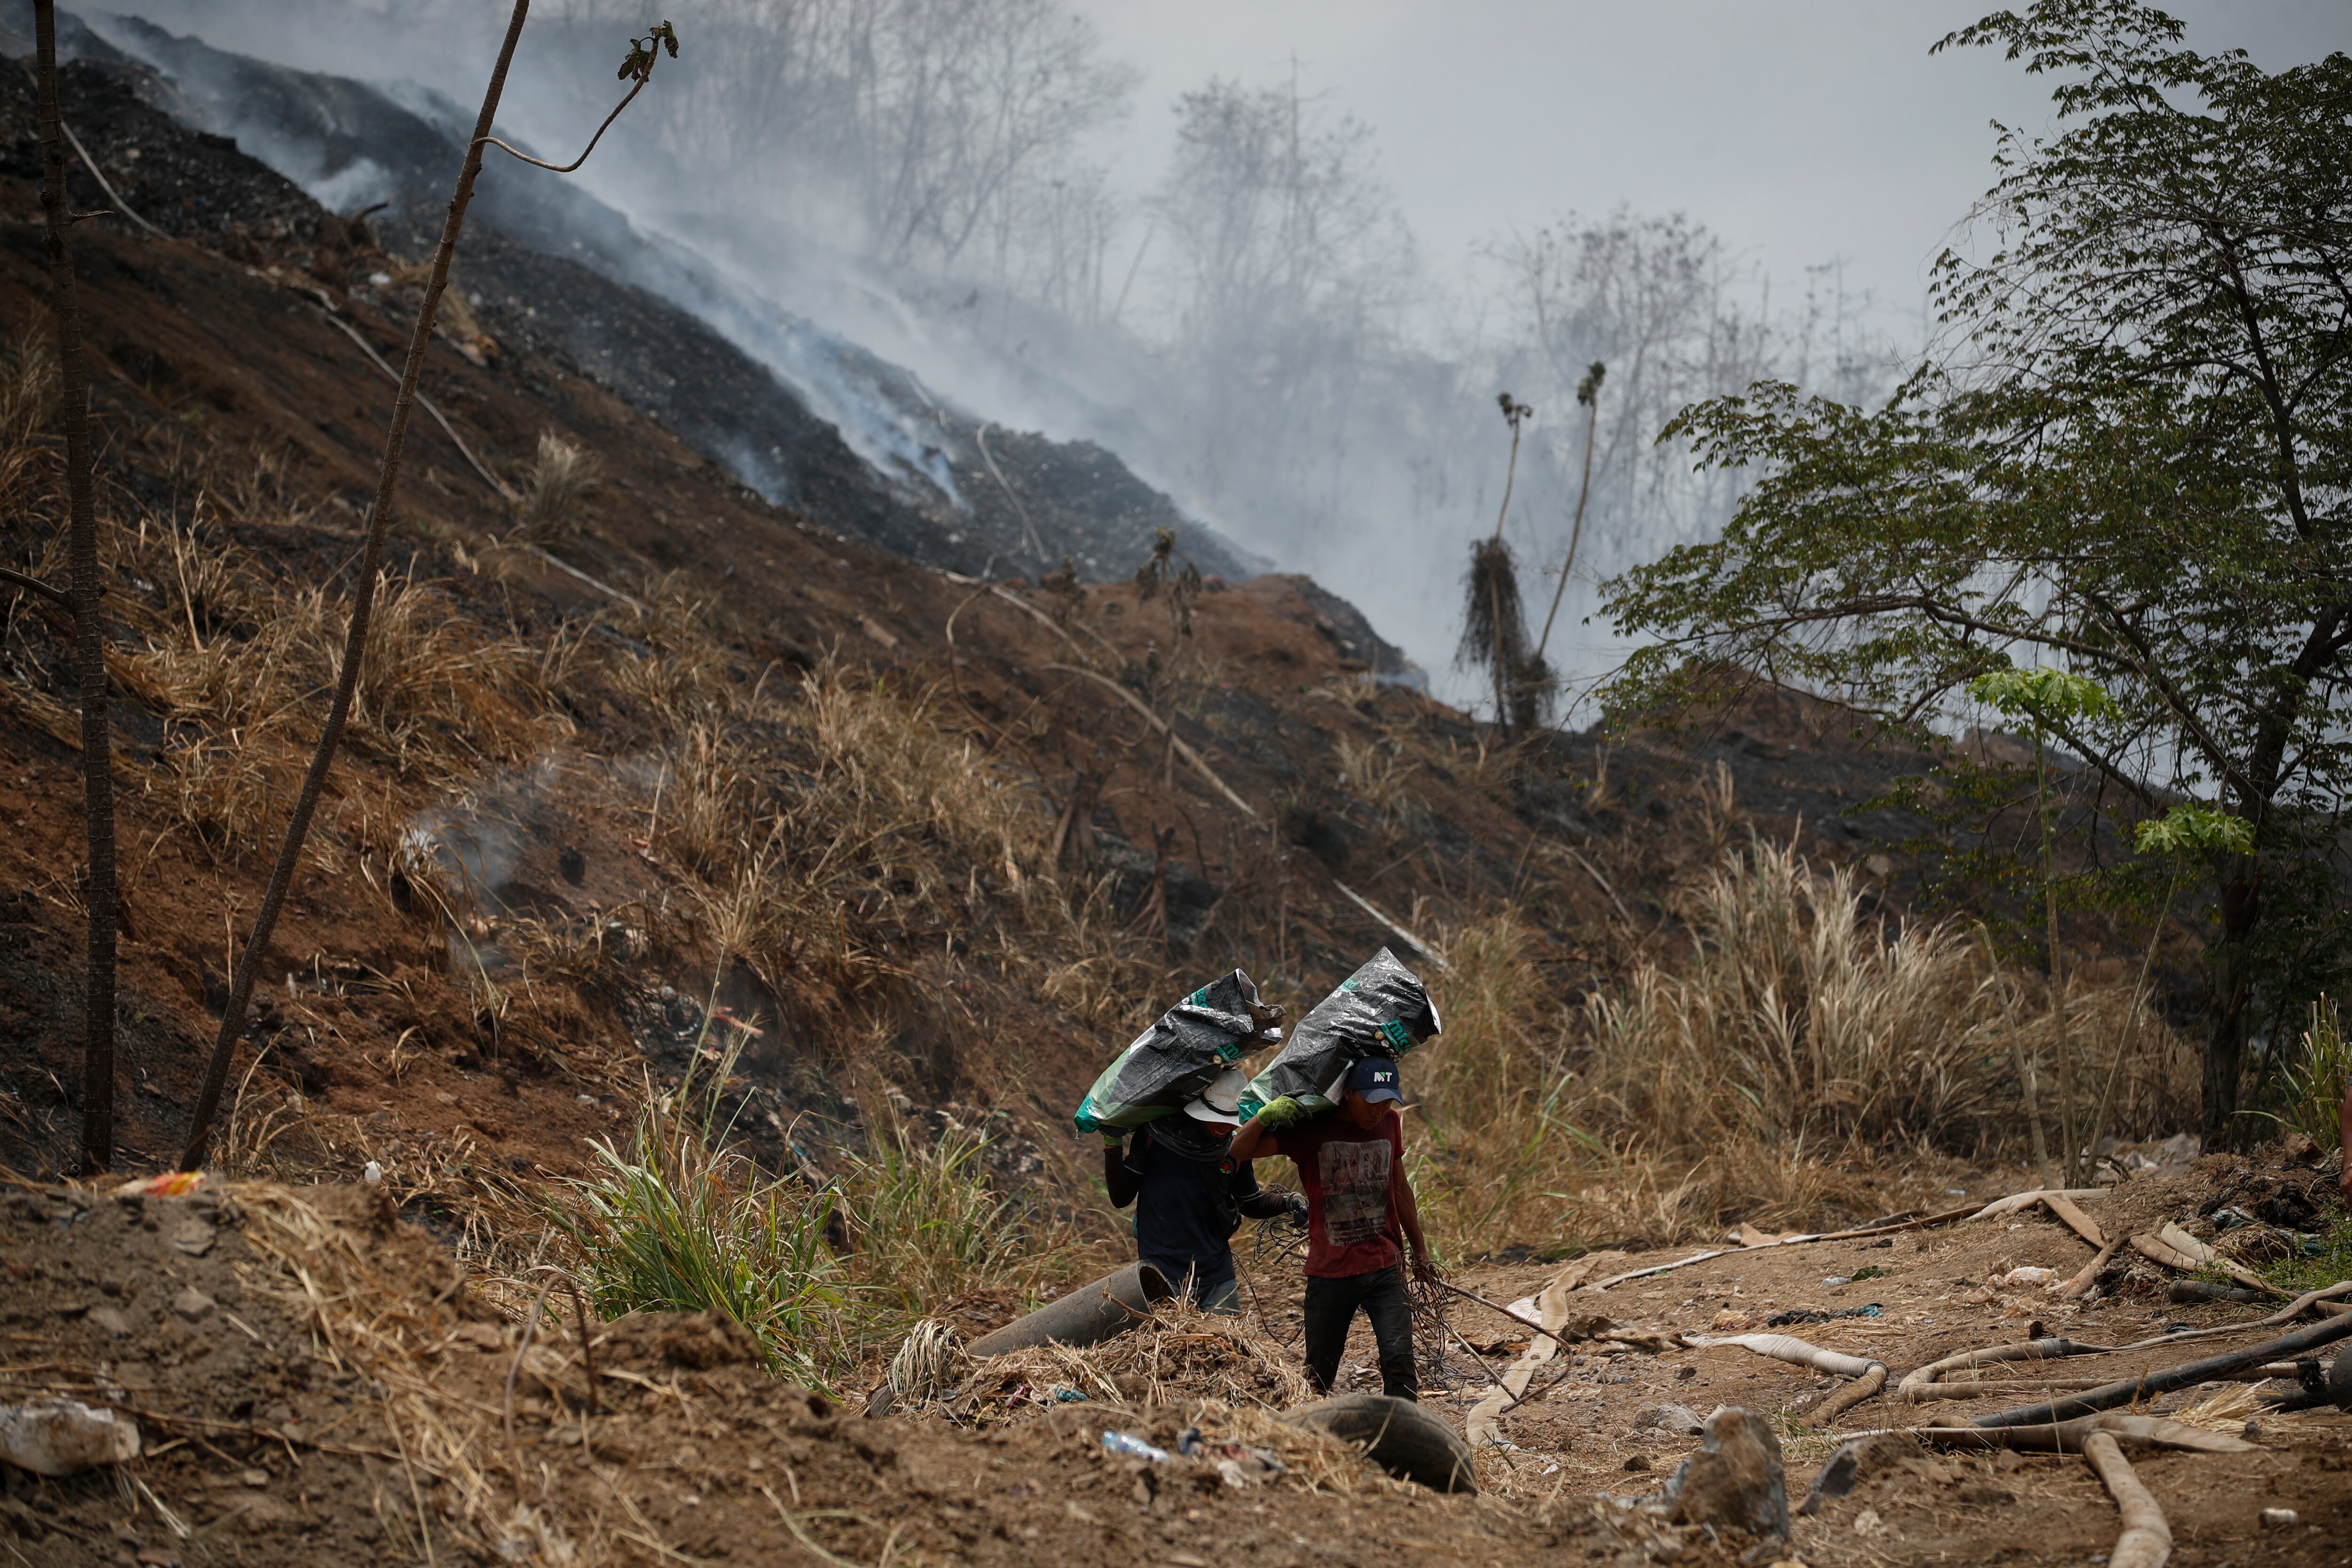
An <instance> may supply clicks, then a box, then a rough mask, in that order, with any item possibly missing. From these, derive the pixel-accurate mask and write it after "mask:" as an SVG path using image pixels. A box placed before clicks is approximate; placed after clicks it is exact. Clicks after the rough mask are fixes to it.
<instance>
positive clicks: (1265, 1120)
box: [1254, 1094, 1307, 1132]
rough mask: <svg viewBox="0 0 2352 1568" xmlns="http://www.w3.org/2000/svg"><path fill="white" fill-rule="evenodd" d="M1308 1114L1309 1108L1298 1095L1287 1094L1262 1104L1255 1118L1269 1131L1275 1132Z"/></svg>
mask: <svg viewBox="0 0 2352 1568" xmlns="http://www.w3.org/2000/svg"><path fill="white" fill-rule="evenodd" d="M1306 1114H1307V1108H1306V1107H1305V1106H1303V1105H1301V1104H1299V1103H1298V1099H1297V1096H1296V1095H1288V1094H1286V1095H1282V1096H1280V1097H1279V1098H1277V1099H1274V1100H1267V1101H1266V1102H1265V1104H1264V1105H1262V1106H1260V1107H1259V1108H1258V1112H1257V1115H1256V1117H1255V1119H1254V1120H1255V1121H1256V1122H1257V1124H1258V1125H1259V1126H1261V1127H1263V1128H1265V1130H1266V1131H1269V1132H1275V1131H1280V1130H1281V1129H1283V1128H1285V1127H1287V1126H1289V1125H1290V1124H1291V1123H1292V1122H1294V1121H1299V1120H1301V1119H1303V1118H1304V1117H1305V1116H1306Z"/></svg>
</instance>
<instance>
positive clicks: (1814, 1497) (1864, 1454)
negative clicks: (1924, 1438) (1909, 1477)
mask: <svg viewBox="0 0 2352 1568" xmlns="http://www.w3.org/2000/svg"><path fill="white" fill-rule="evenodd" d="M1919 1454H1920V1448H1919V1443H1918V1439H1916V1438H1915V1437H1906V1436H1902V1435H1901V1434H1899V1433H1894V1432H1881V1433H1878V1434H1877V1435H1875V1436H1869V1437H1856V1438H1854V1439H1853V1441H1852V1442H1850V1443H1845V1444H1843V1445H1841V1446H1840V1447H1839V1448H1838V1451H1837V1452H1836V1453H1834V1454H1832V1455H1831V1456H1830V1458H1829V1463H1827V1464H1825V1465H1823V1466H1822V1468H1821V1471H1820V1473H1819V1474H1817V1475H1815V1476H1814V1477H1813V1485H1812V1489H1811V1490H1810V1491H1808V1492H1807V1493H1806V1494H1805V1501H1804V1506H1803V1507H1801V1508H1800V1509H1798V1510H1797V1511H1798V1512H1799V1513H1801V1514H1802V1515H1804V1516H1805V1517H1807V1518H1809V1519H1810V1518H1811V1517H1812V1516H1813V1515H1814V1514H1817V1513H1819V1512H1821V1510H1822V1500H1824V1499H1827V1498H1842V1497H1843V1496H1845V1495H1846V1494H1847V1493H1848V1492H1851V1491H1853V1489H1854V1488H1855V1486H1856V1485H1858V1484H1859V1483H1860V1482H1861V1480H1862V1479H1863V1478H1864V1476H1868V1475H1874V1474H1876V1473H1878V1472H1879V1471H1881V1470H1884V1469H1887V1468H1891V1467H1893V1466H1895V1465H1899V1464H1902V1463H1905V1462H1906V1461H1908V1460H1912V1459H1916V1458H1918V1457H1919Z"/></svg>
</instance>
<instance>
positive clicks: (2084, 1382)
mask: <svg viewBox="0 0 2352 1568" xmlns="http://www.w3.org/2000/svg"><path fill="white" fill-rule="evenodd" d="M2103 1381H2104V1380H2103V1379H2100V1378H2095V1377H2043V1378H2006V1379H1994V1380H1989V1381H1987V1382H1984V1383H1919V1384H1910V1385H1909V1386H1907V1387H1905V1386H1901V1385H1897V1387H1896V1388H1895V1403H1896V1404H1898V1405H1937V1404H1941V1403H1943V1402H1944V1401H1946V1400H1952V1399H2014V1398H2017V1397H2018V1396H2020V1395H2021V1394H2057V1393H2072V1392H2074V1391H2075V1390H2078V1389H2084V1388H2096V1387H2098V1386H2099V1385H2100V1384H2101V1383H2102V1382H2103Z"/></svg>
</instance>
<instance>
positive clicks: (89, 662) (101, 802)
mask: <svg viewBox="0 0 2352 1568" xmlns="http://www.w3.org/2000/svg"><path fill="white" fill-rule="evenodd" d="M33 47H34V51H35V56H36V59H37V72H36V74H37V78H38V83H39V91H40V108H39V113H40V127H41V212H42V216H44V217H45V218H46V219H47V224H48V260H49V310H50V311H51V313H52V314H53V315H55V316H56V318H57V323H58V384H59V388H60V390H61V392H62V394H63V397H64V415H65V426H66V516H67V536H66V537H67V550H68V558H69V560H70V562H71V570H72V579H71V582H70V584H68V586H69V588H70V590H71V597H72V600H73V619H74V671H75V674H76V676H77V677H78V679H79V686H80V689H81V775H82V805H83V811H84V820H85V829H84V831H85V834H86V836H87V837H88V840H89V844H88V847H89V888H88V889H87V891H86V893H85V895H84V902H85V903H86V904H87V906H88V908H89V966H88V969H87V971H86V973H85V975H84V978H83V983H82V984H83V990H82V1046H81V1053H82V1054H81V1171H82V1174H83V1175H85V1176H94V1175H97V1174H98V1173H100V1172H101V1171H103V1170H105V1169H106V1168H107V1166H108V1165H109V1164H110V1163H111V1162H112V1160H113V1158H114V947H115V923H116V922H115V898H116V894H115V877H114V745H113V741H112V739H111V737H110V735H109V733H108V729H107V714H106V710H107V688H106V626H105V622H104V620H103V618H102V617H103V614H104V612H103V609H102V604H103V600H104V595H103V593H102V591H101V590H102V584H100V582H99V576H98V506H97V500H96V498H95V497H94V496H93V494H92V493H91V492H92V489H93V486H92V482H91V477H90V456H89V371H88V369H87V368H86V367H85V366H84V365H83V363H82V357H81V301H80V299H79V296H78V295H77V294H76V292H75V290H74V270H73V253H72V251H71V249H70V248H69V247H68V245H67V243H66V230H67V229H68V227H70V226H72V223H73V215H72V213H71V212H70V211H69V210H68V206H67V204H66V138H65V126H64V123H63V121H61V120H60V119H59V117H58V7H57V0H33Z"/></svg>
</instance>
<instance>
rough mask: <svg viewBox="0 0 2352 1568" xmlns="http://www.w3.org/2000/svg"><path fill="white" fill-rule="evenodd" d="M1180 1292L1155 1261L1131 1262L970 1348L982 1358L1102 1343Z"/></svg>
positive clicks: (1016, 1320) (971, 1345)
mask: <svg viewBox="0 0 2352 1568" xmlns="http://www.w3.org/2000/svg"><path fill="white" fill-rule="evenodd" d="M1175 1293H1176V1288H1175V1287H1174V1286H1172V1285H1171V1284H1169V1283H1168V1277H1167V1276H1166V1275H1165V1274H1162V1273H1160V1270H1159V1269H1157V1268H1153V1267H1151V1265H1150V1264H1149V1263H1130V1264H1129V1265H1128V1266H1127V1267H1126V1268H1122V1269H1120V1270H1119V1271H1118V1273H1116V1274H1106V1275H1104V1276H1103V1277H1102V1278H1101V1279H1097V1280H1096V1281H1095V1282H1094V1283H1092V1284H1091V1285H1081V1286H1079V1287H1078V1288H1077V1289H1075V1290H1073V1291H1071V1292H1070V1293H1069V1294H1068V1295H1066V1296H1064V1297H1063V1298H1062V1299H1061V1300H1058V1301H1048V1302H1046V1303H1045V1305H1044V1306H1042V1307H1040V1308H1038V1309H1037V1310H1035V1311H1034V1312H1032V1313H1030V1314H1029V1315H1028V1316H1027V1317H1025V1318H1017V1319H1015V1320H1014V1321H1012V1322H1009V1323H1007V1324H1005V1325H1004V1326H1003V1328H1001V1329H999V1330H997V1331H995V1332H994V1333H992V1334H983V1335H982V1336H981V1337H980V1338H979V1339H976V1340H974V1341H972V1342H971V1343H970V1344H969V1345H966V1346H965V1347H964V1350H965V1352H966V1353H967V1354H971V1355H976V1356H992V1355H1004V1354H1007V1353H1009V1352H1013V1351H1025V1350H1028V1349H1030V1348H1031V1347H1032V1346H1034V1345H1042V1344H1048V1343H1050V1344H1062V1345H1098V1344H1100V1343H1102V1342H1103V1341H1105V1340H1108V1339H1110V1338H1113V1337H1114V1336H1116V1335H1118V1334H1123V1333H1125V1332H1127V1331H1128V1330H1129V1329H1131V1328H1133V1327H1135V1326H1136V1324H1138V1323H1139V1322H1141V1321H1144V1320H1145V1319H1146V1318H1149V1317H1150V1315H1151V1304H1152V1303H1153V1302H1154V1301H1164V1300H1167V1299H1168V1298H1169V1297H1171V1296H1173V1295H1174V1294H1175Z"/></svg>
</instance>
